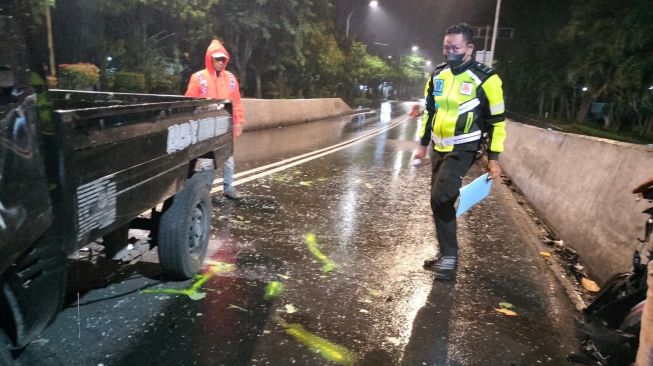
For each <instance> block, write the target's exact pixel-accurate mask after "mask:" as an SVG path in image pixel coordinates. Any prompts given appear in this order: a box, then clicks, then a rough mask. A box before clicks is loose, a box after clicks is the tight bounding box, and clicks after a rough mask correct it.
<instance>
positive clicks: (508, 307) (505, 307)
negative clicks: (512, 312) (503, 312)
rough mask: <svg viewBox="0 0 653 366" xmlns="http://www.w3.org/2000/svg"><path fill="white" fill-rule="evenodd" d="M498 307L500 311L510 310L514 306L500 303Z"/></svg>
mask: <svg viewBox="0 0 653 366" xmlns="http://www.w3.org/2000/svg"><path fill="white" fill-rule="evenodd" d="M499 307H500V308H501V309H511V308H513V307H514V305H513V304H511V303H509V302H500V303H499Z"/></svg>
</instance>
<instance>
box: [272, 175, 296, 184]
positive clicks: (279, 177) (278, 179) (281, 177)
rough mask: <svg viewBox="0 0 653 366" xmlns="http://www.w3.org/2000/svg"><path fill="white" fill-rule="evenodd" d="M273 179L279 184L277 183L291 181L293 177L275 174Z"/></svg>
mask: <svg viewBox="0 0 653 366" xmlns="http://www.w3.org/2000/svg"><path fill="white" fill-rule="evenodd" d="M272 179H274V181H275V182H277V183H286V182H289V181H291V180H292V179H293V177H292V176H291V175H288V174H275V175H274V178H272Z"/></svg>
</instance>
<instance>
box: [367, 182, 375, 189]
mask: <svg viewBox="0 0 653 366" xmlns="http://www.w3.org/2000/svg"><path fill="white" fill-rule="evenodd" d="M365 187H366V188H367V189H372V188H374V186H373V185H371V184H369V183H365Z"/></svg>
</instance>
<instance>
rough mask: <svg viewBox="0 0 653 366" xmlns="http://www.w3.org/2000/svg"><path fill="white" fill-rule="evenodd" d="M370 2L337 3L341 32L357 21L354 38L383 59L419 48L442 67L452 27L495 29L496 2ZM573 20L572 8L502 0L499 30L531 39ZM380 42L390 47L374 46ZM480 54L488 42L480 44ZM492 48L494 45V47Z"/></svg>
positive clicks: (503, 45)
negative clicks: (550, 26) (548, 27)
mask: <svg viewBox="0 0 653 366" xmlns="http://www.w3.org/2000/svg"><path fill="white" fill-rule="evenodd" d="M368 2H369V1H368V0H354V1H347V0H336V1H335V7H336V9H335V14H336V18H337V25H338V29H342V32H343V33H344V29H345V19H346V17H347V14H348V13H349V11H351V10H352V9H354V8H356V10H355V12H354V14H353V15H352V18H351V29H350V33H351V36H353V37H355V38H356V39H358V40H360V41H362V42H364V43H366V44H368V45H369V49H370V50H371V51H372V52H374V53H376V54H379V55H385V56H387V55H393V57H396V56H397V55H401V54H406V53H410V52H411V51H410V48H411V46H412V45H413V44H416V45H418V46H419V47H420V54H421V55H422V56H424V57H425V58H427V59H431V60H433V62H434V63H435V64H437V63H440V62H441V61H442V55H441V52H442V51H441V47H442V38H443V37H444V31H445V30H446V28H447V27H448V26H450V25H452V24H455V23H458V22H463V21H464V22H467V23H469V24H470V25H473V26H486V25H493V24H494V13H495V9H496V0H379V6H378V7H377V8H370V7H369V6H367V4H368ZM566 17H567V2H565V1H561V0H547V1H544V0H528V1H523V0H502V4H501V16H500V18H499V27H506V28H515V36H516V37H521V38H524V37H529V36H531V35H532V33H533V32H534V31H537V29H542V27H543V26H544V25H543V24H542V23H551V22H553V23H560V22H555V20H556V19H560V20H564V19H566ZM374 42H380V43H385V44H388V45H389V46H379V45H374ZM477 43H478V44H477V45H476V46H477V47H476V49H477V50H480V49H482V48H483V40H482V39H481V40H478V41H477ZM509 46H510V41H508V40H501V39H499V41H498V46H497V57H500V56H501V54H502V53H503V54H504V55H505V53H506V52H509V51H510V47H509ZM488 48H489V44H488Z"/></svg>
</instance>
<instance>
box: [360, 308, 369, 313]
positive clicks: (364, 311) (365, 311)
mask: <svg viewBox="0 0 653 366" xmlns="http://www.w3.org/2000/svg"><path fill="white" fill-rule="evenodd" d="M359 311H360V312H361V313H363V314H369V313H370V312H369V311H367V310H365V309H360V310H359Z"/></svg>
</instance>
